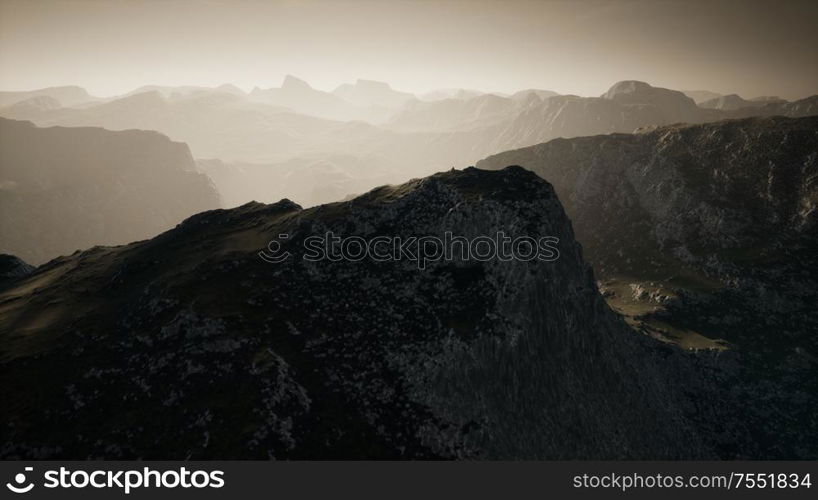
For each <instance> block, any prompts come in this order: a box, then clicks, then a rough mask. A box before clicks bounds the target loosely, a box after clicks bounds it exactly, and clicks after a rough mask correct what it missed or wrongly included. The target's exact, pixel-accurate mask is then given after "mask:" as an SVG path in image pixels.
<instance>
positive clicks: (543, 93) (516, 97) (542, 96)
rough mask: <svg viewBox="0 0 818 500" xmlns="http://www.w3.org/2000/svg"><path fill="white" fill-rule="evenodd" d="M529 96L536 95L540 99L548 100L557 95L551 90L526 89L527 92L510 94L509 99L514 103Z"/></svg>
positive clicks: (521, 91)
mask: <svg viewBox="0 0 818 500" xmlns="http://www.w3.org/2000/svg"><path fill="white" fill-rule="evenodd" d="M531 94H534V95H536V96H537V97H539V98H540V99H548V98H549V97H554V96H555V95H559V94H557V93H556V92H554V91H551V90H540V89H528V90H520V91H519V92H515V93H513V94H511V96H510V97H511V98H512V99H514V100H515V101H519V100H525V99H527V98H528V96H530V95H531Z"/></svg>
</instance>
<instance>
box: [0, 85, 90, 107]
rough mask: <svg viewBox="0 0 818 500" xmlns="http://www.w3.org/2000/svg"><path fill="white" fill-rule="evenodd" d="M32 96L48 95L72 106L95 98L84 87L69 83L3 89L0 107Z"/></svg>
mask: <svg viewBox="0 0 818 500" xmlns="http://www.w3.org/2000/svg"><path fill="white" fill-rule="evenodd" d="M33 97H48V98H51V99H54V100H55V101H57V102H58V103H60V105H61V106H74V105H77V104H82V103H85V102H90V101H94V100H97V98H96V97H93V96H91V95H89V94H88V92H87V91H86V90H85V89H84V88H82V87H77V86H75V85H69V86H65V87H48V88H44V89H38V90H26V91H20V92H8V91H3V92H0V107H3V106H10V105H12V104H15V103H18V102H20V101H25V100H26V99H31V98H33Z"/></svg>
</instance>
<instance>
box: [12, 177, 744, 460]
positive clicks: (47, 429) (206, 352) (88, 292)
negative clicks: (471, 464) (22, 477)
mask: <svg viewBox="0 0 818 500" xmlns="http://www.w3.org/2000/svg"><path fill="white" fill-rule="evenodd" d="M328 231H331V232H333V233H334V234H336V235H340V236H344V237H345V236H352V235H355V236H360V237H362V238H371V237H375V236H401V237H412V236H417V237H421V236H429V235H432V236H437V237H440V238H443V237H444V235H445V233H446V232H447V231H452V232H453V233H454V234H457V235H461V236H464V237H466V238H475V237H478V236H485V235H494V234H495V233H497V232H498V231H503V232H505V233H506V234H508V235H510V236H522V235H528V236H533V237H542V236H553V237H556V238H558V239H559V242H558V244H557V248H558V250H559V257H558V258H557V259H556V260H551V261H546V260H540V259H533V260H529V261H525V260H521V259H514V260H510V261H501V260H499V259H491V260H485V261H478V260H469V259H463V258H462V255H459V254H458V253H456V252H455V253H454V256H453V258H452V260H445V259H439V260H433V261H430V262H428V263H427V264H426V266H425V268H424V269H419V268H418V264H417V262H412V261H409V260H400V259H394V260H389V261H375V260H372V259H363V260H358V261H351V260H340V261H329V260H318V261H310V260H306V259H304V258H303V256H304V241H305V239H306V238H308V237H310V236H314V235H319V236H320V235H323V234H325V233H326V232H328ZM283 235H286V237H284V236H283ZM271 240H275V241H278V242H280V245H281V246H280V249H281V250H284V251H287V252H290V256H289V258H287V259H285V260H283V261H281V262H278V263H271V262H267V261H266V260H265V259H262V258H261V257H260V255H259V252H262V251H265V249H269V248H271V245H269V242H270V241H271ZM0 338H2V342H0V354H1V355H2V358H1V359H2V360H1V361H0V363H2V364H0V367H1V368H2V373H3V380H4V381H5V382H4V384H3V385H2V391H3V394H2V400H3V405H2V410H1V411H2V413H3V418H2V421H3V422H4V425H5V428H4V429H3V432H2V444H1V445H0V455H2V456H3V457H4V458H29V459H30V458H38V459H43V458H63V459H67V458H74V459H81V458H91V457H94V458H103V457H104V458H107V459H116V458H137V457H141V458H146V459H148V458H163V459H185V458H187V459H207V458H222V459H223V458H327V459H328V458H505V459H522V458H531V459H533V458H554V459H571V458H596V459H603V458H609V459H614V458H639V459H660V458H666V459H671V458H701V457H717V456H719V454H720V453H721V451H720V450H721V448H719V447H718V446H717V443H716V442H715V438H714V436H716V435H718V436H719V439H728V440H735V439H738V438H735V436H736V435H737V434H739V433H740V431H735V432H734V431H730V432H728V433H725V432H724V431H723V430H714V429H712V428H710V427H708V425H702V421H703V420H706V419H708V418H713V417H718V416H719V415H722V414H723V413H724V412H723V411H722V410H721V409H720V407H721V406H729V401H728V402H725V403H722V402H720V399H719V398H718V397H716V394H717V392H716V391H718V390H719V389H718V388H719V380H720V377H721V375H720V373H721V369H720V368H719V369H717V367H716V363H714V358H713V356H712V355H710V354H707V353H705V354H700V355H693V354H690V353H685V352H684V351H682V350H681V349H678V348H676V347H674V346H669V345H667V344H664V343H661V342H657V341H655V340H653V339H651V338H649V337H647V336H644V335H640V334H639V333H637V332H634V331H633V330H631V329H630V328H628V326H627V325H626V324H625V322H623V321H622V319H621V318H620V317H619V316H617V315H616V314H614V313H613V312H612V311H611V310H610V309H609V308H608V307H607V306H606V304H605V302H604V300H603V299H602V297H601V296H600V294H599V292H598V290H597V287H596V284H595V280H594V276H593V273H592V271H591V268H590V266H589V265H588V264H586V263H585V261H584V260H583V257H582V252H581V248H580V246H579V245H578V244H577V243H576V241H575V240H574V234H573V230H572V227H571V223H570V222H569V220H568V218H567V217H566V215H565V213H564V212H563V208H562V206H561V204H560V202H559V201H558V199H557V197H556V195H555V192H554V190H553V188H552V186H551V185H550V184H548V183H547V182H545V181H544V180H542V179H540V178H539V177H537V176H536V175H534V174H533V173H531V172H528V171H525V170H524V169H522V168H519V167H510V168H506V169H503V170H500V171H496V172H494V171H482V170H477V169H475V168H468V169H465V170H463V171H454V170H453V171H450V172H446V173H440V174H436V175H434V176H431V177H428V178H424V179H420V180H414V181H410V182H408V183H406V184H403V185H398V186H386V187H382V188H378V189H375V190H373V191H371V192H369V193H367V194H364V195H362V196H360V197H358V198H355V199H353V200H351V201H348V202H342V203H334V204H329V205H323V206H319V207H315V208H312V209H307V210H303V209H301V208H300V207H299V206H298V205H296V204H294V203H292V202H289V201H287V200H282V201H281V202H279V203H275V204H271V205H264V204H259V203H250V204H247V205H244V206H241V207H238V208H235V209H230V210H214V211H209V212H204V213H201V214H198V215H196V216H193V217H191V218H189V219H187V220H186V221H184V222H183V223H181V224H180V225H178V226H177V227H176V228H174V229H172V230H170V231H168V232H166V233H163V234H161V235H159V236H157V237H155V238H153V239H151V240H148V241H143V242H138V243H132V244H129V245H125V246H119V247H95V248H93V249H90V250H88V251H85V252H82V253H78V254H75V255H72V256H69V257H62V258H59V259H55V260H53V261H51V262H49V263H48V264H46V265H43V266H40V267H38V268H37V269H36V270H35V271H34V272H33V273H31V274H24V275H21V276H19V277H17V278H16V279H15V281H13V283H11V284H10V285H8V286H6V288H4V289H3V291H2V292H0ZM725 359H729V358H725ZM680 379H683V380H685V381H686V383H685V384H680V383H679V382H678V381H679V380H680ZM731 442H732V441H731Z"/></svg>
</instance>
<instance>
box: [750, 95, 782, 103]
mask: <svg viewBox="0 0 818 500" xmlns="http://www.w3.org/2000/svg"><path fill="white" fill-rule="evenodd" d="M750 100H751V101H752V102H763V103H765V104H767V103H771V102H773V103H775V102H777V103H785V102H787V100H786V99H784V98H781V97H779V96H777V95H762V96H758V97H753V98H752V99H750Z"/></svg>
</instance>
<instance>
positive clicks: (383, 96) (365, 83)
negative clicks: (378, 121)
mask: <svg viewBox="0 0 818 500" xmlns="http://www.w3.org/2000/svg"><path fill="white" fill-rule="evenodd" d="M332 93H333V94H335V95H337V96H338V97H340V98H342V99H344V100H346V101H348V102H350V103H352V104H355V105H356V106H382V107H385V108H390V109H392V108H398V107H400V106H402V105H403V104H405V103H406V101H408V100H410V99H414V98H415V96H414V95H412V94H410V93H408V92H398V91H396V90H392V87H390V86H389V84H388V83H384V82H376V81H372V80H360V79H359V80H358V81H357V82H355V83H354V84H350V83H345V84H343V85H340V86H339V87H338V88H336V89H335V90H333V91H332Z"/></svg>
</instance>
